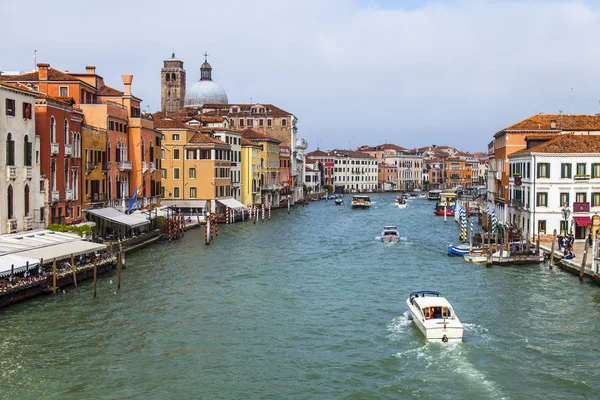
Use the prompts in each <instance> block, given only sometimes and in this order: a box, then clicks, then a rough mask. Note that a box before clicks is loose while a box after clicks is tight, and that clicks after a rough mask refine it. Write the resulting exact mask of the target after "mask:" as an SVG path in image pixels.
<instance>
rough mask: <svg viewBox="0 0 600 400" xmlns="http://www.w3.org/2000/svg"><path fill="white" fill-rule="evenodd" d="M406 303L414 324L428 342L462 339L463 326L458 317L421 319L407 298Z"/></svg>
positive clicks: (457, 340) (458, 340)
mask: <svg viewBox="0 0 600 400" xmlns="http://www.w3.org/2000/svg"><path fill="white" fill-rule="evenodd" d="M406 305H407V306H408V310H409V312H410V316H411V319H412V320H413V322H414V324H415V326H416V327H417V328H418V329H419V330H420V331H421V333H422V334H423V336H425V339H427V341H428V342H445V341H448V342H460V341H462V340H463V336H464V327H463V325H462V323H461V322H460V320H458V318H457V319H449V320H446V321H444V320H443V319H441V318H435V319H428V320H425V321H423V319H422V317H421V316H420V315H419V313H418V312H417V311H416V310H415V307H414V306H413V305H412V304H410V301H409V300H407V301H406Z"/></svg>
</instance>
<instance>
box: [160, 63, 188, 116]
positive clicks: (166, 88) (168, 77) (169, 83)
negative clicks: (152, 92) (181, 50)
mask: <svg viewBox="0 0 600 400" xmlns="http://www.w3.org/2000/svg"><path fill="white" fill-rule="evenodd" d="M160 72H161V76H160V109H161V111H164V112H167V113H169V112H175V111H179V110H181V109H182V108H183V101H184V99H185V69H183V61H180V60H178V59H176V58H175V53H173V55H172V56H171V58H169V59H168V60H165V61H164V67H163V69H161V70H160Z"/></svg>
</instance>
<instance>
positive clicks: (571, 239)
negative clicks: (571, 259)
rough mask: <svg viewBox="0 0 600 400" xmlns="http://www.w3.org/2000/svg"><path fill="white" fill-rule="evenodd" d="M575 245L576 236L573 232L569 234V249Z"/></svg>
mask: <svg viewBox="0 0 600 400" xmlns="http://www.w3.org/2000/svg"><path fill="white" fill-rule="evenodd" d="M574 245H575V238H574V237H573V234H572V233H571V234H570V235H569V250H573V246H574Z"/></svg>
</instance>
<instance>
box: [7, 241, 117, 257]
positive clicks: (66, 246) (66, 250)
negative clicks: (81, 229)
mask: <svg viewBox="0 0 600 400" xmlns="http://www.w3.org/2000/svg"><path fill="white" fill-rule="evenodd" d="M105 249H106V245H104V244H100V243H94V242H87V241H85V240H75V241H73V242H67V243H61V244H55V245H52V246H46V247H38V248H37V249H32V250H27V251H22V252H20V253H16V254H11V256H17V257H25V258H28V259H34V260H39V259H41V258H43V259H44V262H46V261H53V260H54V259H61V258H68V257H70V256H71V254H73V255H74V256H78V255H80V254H87V253H91V252H94V251H99V250H105Z"/></svg>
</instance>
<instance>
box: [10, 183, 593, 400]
mask: <svg viewBox="0 0 600 400" xmlns="http://www.w3.org/2000/svg"><path fill="white" fill-rule="evenodd" d="M372 198H373V200H374V201H375V204H374V205H373V207H372V208H371V209H369V210H352V209H351V208H350V205H349V204H348V203H349V200H350V198H349V197H348V196H346V198H345V200H346V203H347V204H345V205H343V206H335V205H334V203H333V201H320V202H313V203H310V204H309V205H308V206H306V207H296V208H293V209H292V210H291V212H290V213H289V214H288V213H287V211H286V210H277V211H274V212H273V215H272V219H271V220H270V221H266V222H264V223H262V222H258V223H256V224H253V223H248V222H246V223H237V224H234V225H229V226H220V227H219V236H218V237H217V238H216V239H215V241H214V242H213V243H212V244H211V245H210V246H205V245H204V242H203V236H202V232H200V230H191V231H188V232H187V233H186V235H185V237H184V238H183V239H182V240H179V241H176V242H173V243H160V244H157V245H154V246H152V247H149V248H146V249H144V250H141V251H138V252H136V253H133V254H131V255H129V256H128V258H127V262H128V268H127V269H126V270H125V271H124V272H123V276H122V279H123V283H122V289H121V290H120V291H118V290H117V285H116V275H115V274H114V273H113V274H109V275H104V276H102V278H101V279H100V281H99V284H98V297H97V298H96V299H93V298H92V288H91V284H90V283H86V284H82V285H80V287H79V289H71V290H67V291H66V292H64V293H63V292H61V293H59V294H58V295H57V296H56V297H55V298H50V297H42V298H38V299H35V300H33V301H29V302H26V303H24V304H19V305H15V306H12V307H8V308H6V309H3V310H0V318H1V319H0V321H1V324H0V371H1V374H2V375H1V377H2V379H1V380H0V398H11V399H39V398H48V399H81V398H104V399H124V398H144V399H192V398H193V399H196V398H197V399H383V398H390V399H422V398H424V399H444V398H468V399H565V398H569V399H574V398H598V396H600V289H598V288H597V287H595V286H592V285H590V284H579V282H578V280H577V278H576V277H573V276H571V275H569V274H566V273H564V272H561V271H560V270H549V269H548V267H547V265H546V266H544V265H539V266H538V265H531V266H518V267H517V266H515V267H493V268H486V267H485V266H480V265H472V264H467V263H465V262H464V261H463V260H462V259H459V258H451V257H447V255H446V249H447V246H448V244H449V243H453V242H456V240H457V236H458V230H457V226H456V224H455V222H454V220H453V219H452V218H449V219H448V222H447V223H444V221H443V218H441V217H436V216H434V215H433V213H432V211H433V202H429V201H427V200H426V199H415V200H411V201H410V202H409V207H408V208H407V209H404V210H400V209H397V208H395V207H394V206H393V205H392V203H393V199H394V196H392V195H373V196H372ZM389 224H393V225H397V226H398V227H399V228H400V230H401V236H402V237H403V240H402V241H401V242H400V243H398V244H389V243H381V242H378V241H376V240H375V237H376V236H378V235H379V233H380V232H381V229H382V227H383V226H384V225H389ZM420 289H432V290H439V291H441V292H442V293H443V294H444V295H445V296H446V297H447V298H448V299H449V300H450V302H451V303H452V304H453V306H454V308H455V309H456V312H457V315H458V316H459V317H460V318H461V320H462V321H463V322H464V323H465V340H464V342H462V343H455V344H427V343H426V342H425V340H424V339H423V337H422V335H421V333H420V332H419V331H418V330H417V329H416V327H415V326H413V324H412V322H411V321H410V319H409V318H408V312H407V308H406V304H405V299H406V297H407V296H408V294H409V292H411V291H413V290H420Z"/></svg>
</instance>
